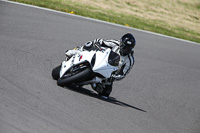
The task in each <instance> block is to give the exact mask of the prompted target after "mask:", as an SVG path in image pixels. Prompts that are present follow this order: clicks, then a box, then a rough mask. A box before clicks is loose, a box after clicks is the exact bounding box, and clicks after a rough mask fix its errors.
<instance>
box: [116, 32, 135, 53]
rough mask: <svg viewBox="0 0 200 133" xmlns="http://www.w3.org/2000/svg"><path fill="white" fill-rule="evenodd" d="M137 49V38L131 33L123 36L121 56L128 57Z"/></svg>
mask: <svg viewBox="0 0 200 133" xmlns="http://www.w3.org/2000/svg"><path fill="white" fill-rule="evenodd" d="M134 47H135V38H134V37H133V35H132V34H131V33H127V34H125V35H123V36H122V38H121V40H120V51H119V52H120V55H122V56H126V55H128V54H130V53H131V52H132V51H133V48H134Z"/></svg>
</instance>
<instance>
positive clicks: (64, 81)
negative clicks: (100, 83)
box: [57, 68, 91, 87]
mask: <svg viewBox="0 0 200 133" xmlns="http://www.w3.org/2000/svg"><path fill="white" fill-rule="evenodd" d="M90 75H91V70H90V69H89V68H86V69H85V70H83V71H81V72H79V73H77V74H75V75H72V76H70V77H67V78H60V79H58V81H57V85H59V86H62V87H63V86H68V85H71V84H72V83H78V82H82V81H84V80H85V78H87V77H88V76H90Z"/></svg>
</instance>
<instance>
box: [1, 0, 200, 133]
mask: <svg viewBox="0 0 200 133" xmlns="http://www.w3.org/2000/svg"><path fill="white" fill-rule="evenodd" d="M127 32H131V33H133V35H134V36H135V37H136V40H137V45H136V47H135V59H136V62H135V66H134V67H133V69H132V71H131V72H130V73H129V75H127V77H126V78H125V79H124V80H122V81H120V82H115V83H114V88H113V92H112V94H111V99H108V100H106V99H102V98H101V97H99V96H98V95H97V94H96V93H95V92H93V91H92V89H91V88H90V86H84V87H83V88H82V89H78V88H75V87H68V88H62V87H58V86H57V85H56V81H54V80H53V79H52V78H51V70H52V69H53V68H54V67H55V66H57V65H58V64H60V63H61V61H62V60H63V59H64V53H65V50H67V49H72V48H74V47H75V46H77V45H82V44H83V43H85V42H86V41H88V40H93V39H95V38H98V37H101V38H104V39H111V38H113V39H118V38H120V36H121V35H123V34H124V33H127ZM122 132H123V133H200V45H199V44H198V43H192V42H188V41H183V40H179V39H174V38H169V37H165V36H159V35H156V34H151V33H148V32H143V31H140V30H136V29H131V28H125V27H123V26H117V25H112V24H108V23H102V22H99V21H93V20H90V19H85V18H82V17H77V16H72V15H68V14H63V13H58V12H53V11H48V10H43V9H37V8H33V7H27V6H23V5H18V4H13V3H8V2H4V1H0V133H122Z"/></svg>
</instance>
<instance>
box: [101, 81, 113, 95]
mask: <svg viewBox="0 0 200 133" xmlns="http://www.w3.org/2000/svg"><path fill="white" fill-rule="evenodd" d="M112 85H113V83H111V84H110V85H105V88H104V89H103V91H102V93H99V95H101V96H106V97H109V95H110V93H111V92H112Z"/></svg>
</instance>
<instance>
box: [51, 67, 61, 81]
mask: <svg viewBox="0 0 200 133" xmlns="http://www.w3.org/2000/svg"><path fill="white" fill-rule="evenodd" d="M60 69H61V65H59V66H57V67H55V68H54V69H53V70H52V73H51V75H52V77H53V79H55V80H58V79H59V78H60Z"/></svg>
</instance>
